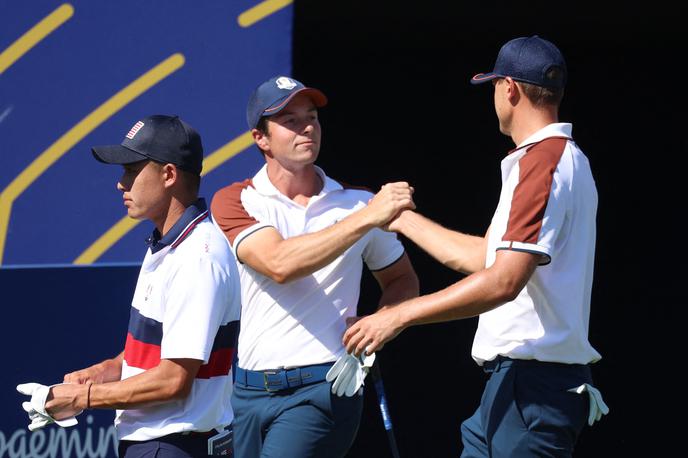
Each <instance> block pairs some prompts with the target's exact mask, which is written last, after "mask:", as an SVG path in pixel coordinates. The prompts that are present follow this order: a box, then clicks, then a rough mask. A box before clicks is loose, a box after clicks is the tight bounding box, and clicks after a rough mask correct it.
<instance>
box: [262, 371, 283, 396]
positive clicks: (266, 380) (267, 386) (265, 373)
mask: <svg viewBox="0 0 688 458" xmlns="http://www.w3.org/2000/svg"><path fill="white" fill-rule="evenodd" d="M280 372H282V371H281V369H278V370H273V371H263V386H264V387H265V391H267V392H268V393H276V392H278V391H279V390H281V389H282V383H281V382H280V383H279V388H276V389H271V388H270V379H269V378H268V377H269V376H271V375H277V374H279V373H280Z"/></svg>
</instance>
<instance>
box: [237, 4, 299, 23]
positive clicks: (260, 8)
mask: <svg viewBox="0 0 688 458" xmlns="http://www.w3.org/2000/svg"><path fill="white" fill-rule="evenodd" d="M292 3H294V1H293V0H265V1H264V2H260V3H259V4H257V5H256V6H254V7H253V8H251V9H248V10H246V11H244V12H243V13H241V14H240V15H239V18H238V19H237V22H238V23H239V25H240V26H241V27H250V26H252V25H253V24H255V23H256V22H258V21H260V20H261V19H264V18H265V17H267V16H270V15H271V14H273V13H275V12H277V11H278V10H281V9H282V8H284V7H285V6H289V5H291V4H292Z"/></svg>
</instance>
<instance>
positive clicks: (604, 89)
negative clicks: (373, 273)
mask: <svg viewBox="0 0 688 458" xmlns="http://www.w3.org/2000/svg"><path fill="white" fill-rule="evenodd" d="M677 8H678V7H671V6H669V3H668V2H647V3H639V4H636V5H633V4H629V3H609V2H597V3H596V4H593V3H585V4H583V3H579V2H575V3H573V2H568V3H565V4H555V3H554V2H482V3H471V2H459V1H443V2H441V1H432V0H429V1H422V2H412V3H411V2H408V3H406V2H390V1H387V2H385V1H383V2H375V1H347V2H330V1H318V0H312V1H304V0H297V1H296V2H295V27H294V48H293V49H294V67H293V68H294V72H293V75H294V77H296V78H297V79H299V80H301V81H303V82H304V83H305V84H307V85H311V86H314V87H317V88H320V89H322V90H323V91H324V92H325V93H326V94H327V95H328V97H329V100H330V103H329V105H328V106H327V107H325V108H324V109H322V110H321V113H320V117H321V123H322V126H323V133H324V140H323V149H322V151H321V156H320V158H319V160H318V164H319V165H320V166H321V167H323V168H324V169H325V170H326V171H327V172H328V174H329V175H330V176H332V177H334V178H337V179H340V180H343V181H346V182H349V183H353V184H359V185H366V186H369V187H371V188H373V189H377V188H379V186H381V185H383V184H384V183H386V182H389V181H398V180H405V181H409V182H410V183H411V184H412V185H413V186H414V187H415V188H416V193H415V196H414V197H415V201H416V204H417V206H418V210H419V211H420V212H421V213H423V214H425V215H426V216H429V217H430V218H432V219H435V220H436V221H438V222H440V223H442V224H444V225H446V226H448V227H451V228H454V229H458V230H461V231H463V232H467V233H473V234H482V233H484V231H485V230H486V229H487V227H488V225H489V221H490V218H491V216H492V212H493V210H494V207H495V205H496V203H497V200H498V196H499V190H500V186H501V185H500V172H499V163H500V161H501V159H502V158H503V157H504V155H505V153H506V151H508V150H509V149H510V148H512V147H513V144H512V143H511V140H510V139H509V138H507V137H505V136H503V135H501V134H500V133H499V130H498V124H497V119H496V116H495V114H494V110H493V105H492V88H491V85H488V84H486V85H482V86H472V85H471V84H469V79H470V77H471V76H473V75H474V74H475V73H479V72H485V71H490V70H491V69H492V66H493V64H494V60H495V58H496V56H497V52H498V51H499V48H500V47H501V45H502V44H503V43H505V42H506V41H508V40H510V39H511V38H515V37H518V36H528V35H533V34H538V35H540V36H542V37H543V38H546V39H549V40H551V41H553V42H554V43H555V44H557V45H558V46H559V48H560V49H561V51H562V52H563V53H564V55H565V57H566V59H567V63H568V66H569V84H568V86H567V90H566V95H565V98H564V102H563V104H562V107H561V111H560V121H562V122H572V123H573V126H574V127H573V135H574V139H575V140H576V142H577V143H578V144H579V146H581V148H582V149H583V151H584V152H585V153H586V155H587V156H588V158H589V159H590V162H591V165H592V169H593V174H594V176H595V179H596V183H597V187H598V193H599V208H598V242H597V253H596V272H595V280H594V287H593V290H594V291H593V297H592V314H591V324H590V340H591V342H592V344H593V346H595V348H596V349H597V350H598V351H600V353H601V354H602V356H603V359H602V360H601V361H600V362H599V363H598V364H595V365H594V366H593V375H594V377H595V381H596V385H597V386H598V387H599V388H600V389H601V390H602V393H603V395H604V398H605V400H606V402H607V404H608V405H609V406H610V408H611V412H610V414H609V415H607V416H605V417H604V418H603V419H602V420H601V422H599V423H596V424H595V426H594V427H592V428H589V427H586V429H585V430H584V432H583V434H582V436H581V438H580V441H579V444H578V447H577V451H576V456H578V457H596V456H631V455H632V456H657V457H663V456H674V453H673V450H678V449H680V447H678V446H677V445H675V443H678V442H680V440H677V439H678V438H677V437H675V433H677V432H678V431H679V426H680V424H684V423H685V419H684V417H685V415H684V414H683V409H682V408H678V405H679V403H680V404H683V403H685V395H684V394H683V390H682V387H679V384H678V381H677V376H676V375H675V374H676V371H677V370H678V369H677V367H678V366H680V364H681V358H680V355H681V354H682V348H683V345H681V340H682V339H680V338H681V337H682V333H681V328H682V326H681V325H682V322H681V317H682V316H683V308H684V307H685V305H686V300H685V298H684V297H683V295H682V294H681V295H679V294H680V292H682V291H680V290H679V284H678V281H679V279H680V278H681V277H682V275H681V274H682V273H684V272H685V269H684V268H683V266H682V265H681V264H679V257H680V253H681V251H680V250H681V246H682V243H681V240H682V238H681V236H682V235H683V233H684V232H685V231H684V230H683V224H684V223H683V222H682V221H683V219H684V218H683V217H682V214H681V213H682V210H683V209H684V208H685V204H684V200H685V197H686V192H685V191H684V190H683V186H682V185H683V181H684V180H683V176H682V173H681V172H682V165H683V164H685V159H684V157H685V154H686V150H687V149H688V148H686V147H687V146H688V145H687V141H686V137H685V136H684V132H683V129H684V124H685V122H684V120H685V118H684V117H683V110H684V107H685V106H686V105H685V99H686V97H685V95H684V94H685V91H684V89H683V81H684V79H685V78H684V76H683V74H682V72H681V71H680V70H679V69H678V66H679V65H681V64H680V63H681V62H683V61H685V60H686V56H687V55H688V53H687V52H686V49H685V48H686V44H687V42H688V40H687V39H686V37H685V25H683V23H682V22H683V16H682V14H680V13H679V11H678V9H677ZM405 246H406V247H407V250H408V252H409V254H410V256H411V259H412V261H413V263H414V266H415V268H416V271H417V273H418V275H419V277H420V282H421V293H429V292H432V291H435V290H438V289H441V288H443V287H445V286H448V285H450V284H451V283H453V282H455V281H457V280H458V279H459V278H461V277H460V275H458V274H456V273H455V272H452V271H450V270H448V269H446V268H444V267H442V266H441V265H439V264H437V263H436V262H434V261H433V260H432V259H431V258H429V257H428V256H427V255H425V254H424V253H423V252H422V251H420V250H419V249H418V248H416V247H415V246H414V245H413V244H412V243H410V242H409V241H407V240H406V241H405ZM371 278H372V277H370V276H369V275H368V276H367V277H366V278H365V284H364V291H363V294H362V301H361V304H360V306H359V312H360V313H366V312H369V311H371V310H372V309H373V308H374V306H375V302H376V300H377V297H378V291H377V287H376V285H375V284H374V281H373V280H371ZM476 325H477V319H471V320H464V321H457V322H451V323H443V324H435V325H428V326H424V327H418V328H411V329H408V330H406V331H404V332H403V333H402V334H401V335H400V336H399V337H398V338H397V339H396V340H394V341H392V342H391V343H389V344H388V345H387V346H386V347H385V349H384V350H383V351H382V352H380V354H379V355H378V357H379V359H378V360H379V362H380V364H381V368H382V373H383V377H384V381H385V387H386V391H387V397H388V402H389V404H390V409H391V414H392V420H393V423H394V432H395V435H396V440H397V442H398V445H399V449H400V452H401V456H402V457H445V456H458V454H459V453H460V450H461V444H460V432H459V427H460V423H461V421H462V420H464V419H465V418H467V417H469V416H470V415H471V414H472V413H473V411H474V409H475V408H476V407H477V405H478V402H479V398H480V394H481V392H482V388H483V384H484V380H485V376H484V374H483V373H482V372H481V370H480V369H479V368H478V367H477V366H476V365H475V363H474V362H473V360H472V359H471V357H470V348H471V343H472V339H473V332H474V330H475V327H476ZM368 386H369V389H368V390H367V391H366V407H365V411H364V418H363V422H362V425H361V429H360V432H359V435H358V438H357V440H356V442H355V444H354V447H353V448H352V450H351V452H350V454H349V455H350V456H351V457H385V456H390V452H389V446H388V444H387V439H386V435H385V430H384V429H383V426H382V420H381V417H380V413H379V410H378V408H377V406H376V400H375V391H374V390H373V389H372V383H371V381H370V380H368ZM670 418H672V419H670ZM673 418H676V419H675V420H673Z"/></svg>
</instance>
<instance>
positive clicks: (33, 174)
mask: <svg viewBox="0 0 688 458" xmlns="http://www.w3.org/2000/svg"><path fill="white" fill-rule="evenodd" d="M182 65H184V56H183V55H182V54H179V53H177V54H173V55H171V56H170V57H168V58H167V59H165V60H164V61H162V62H161V63H159V64H158V65H156V66H155V67H153V68H152V69H150V70H148V71H147V72H146V73H144V74H143V75H141V76H140V77H139V78H137V79H136V80H134V81H133V82H132V83H130V84H129V85H128V86H127V87H125V88H124V89H122V90H120V91H119V92H118V93H116V94H115V95H113V96H112V97H110V98H109V99H108V100H107V101H105V102H104V103H103V104H102V105H100V106H99V107H98V108H96V109H95V110H94V111H92V112H91V113H90V114H89V115H88V116H86V117H85V118H84V119H82V120H81V121H79V123H78V124H76V125H75V126H74V127H72V128H71V129H69V130H68V131H67V132H66V133H65V134H64V135H62V136H61V137H60V138H59V139H58V140H57V141H56V142H55V143H53V144H52V145H50V146H49V147H48V149H46V150H45V151H43V152H42V153H41V154H40V156H38V157H37V158H36V159H34V161H33V162H32V163H31V164H30V165H29V166H28V167H27V168H25V169H24V170H23V171H22V172H21V173H20V174H19V175H18V176H17V177H16V178H15V179H14V180H13V181H12V182H11V183H10V184H9V186H7V188H5V190H4V191H2V193H1V194H0V264H2V256H3V253H4V251H5V239H6V237H7V226H8V225H9V221H10V213H11V211H12V203H13V202H14V201H15V200H16V199H17V197H19V196H20V195H21V194H22V193H23V192H24V191H25V190H26V189H27V188H28V187H29V186H31V184H32V183H33V182H34V181H36V179H37V178H38V177H40V176H41V175H42V174H43V172H45V171H46V170H47V169H48V168H50V166H51V165H53V163H55V161H57V160H58V159H59V158H60V157H62V156H63V155H64V154H65V153H66V152H67V151H69V150H70V149H71V148H72V147H73V146H74V145H76V144H77V143H78V142H80V141H81V140H82V139H83V138H84V137H85V136H86V135H88V134H89V133H91V131H93V130H94V129H96V128H97V127H98V126H99V125H101V124H102V123H103V122H105V121H106V120H107V119H109V118H110V117H111V116H112V115H113V114H115V113H117V112H118V111H120V110H121V109H122V108H123V107H124V106H126V105H127V104H128V103H130V102H131V101H132V100H134V99H135V98H137V97H138V96H140V95H141V94H143V93H144V92H146V91H147V90H148V89H150V88H151V87H152V86H154V85H156V84H157V83H159V82H160V81H161V80H163V79H164V78H166V77H167V76H169V75H170V74H171V73H173V72H174V71H176V70H178V69H179V68H180V67H181V66H182Z"/></svg>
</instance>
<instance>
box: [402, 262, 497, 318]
mask: <svg viewBox="0 0 688 458" xmlns="http://www.w3.org/2000/svg"><path fill="white" fill-rule="evenodd" d="M508 299H509V297H508V294H507V292H506V290H505V289H503V288H499V287H495V282H494V280H493V279H491V278H490V274H489V272H488V271H485V270H483V271H481V272H478V273H475V274H472V275H469V276H467V277H466V278H464V279H462V280H460V281H459V282H457V283H454V284H453V285H450V286H448V287H447V288H445V289H443V290H440V291H437V292H435V293H432V294H427V295H423V296H420V297H417V298H415V299H411V300H409V301H405V302H404V303H402V304H400V305H399V307H398V317H399V320H400V324H401V326H402V328H407V327H410V326H415V325H419V324H427V323H439V322H445V321H452V320H458V319H464V318H471V317H474V316H478V315H480V314H481V313H484V312H487V311H489V310H492V309H493V308H495V307H497V306H499V305H501V304H502V303H504V302H506V301H507V300H508Z"/></svg>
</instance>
